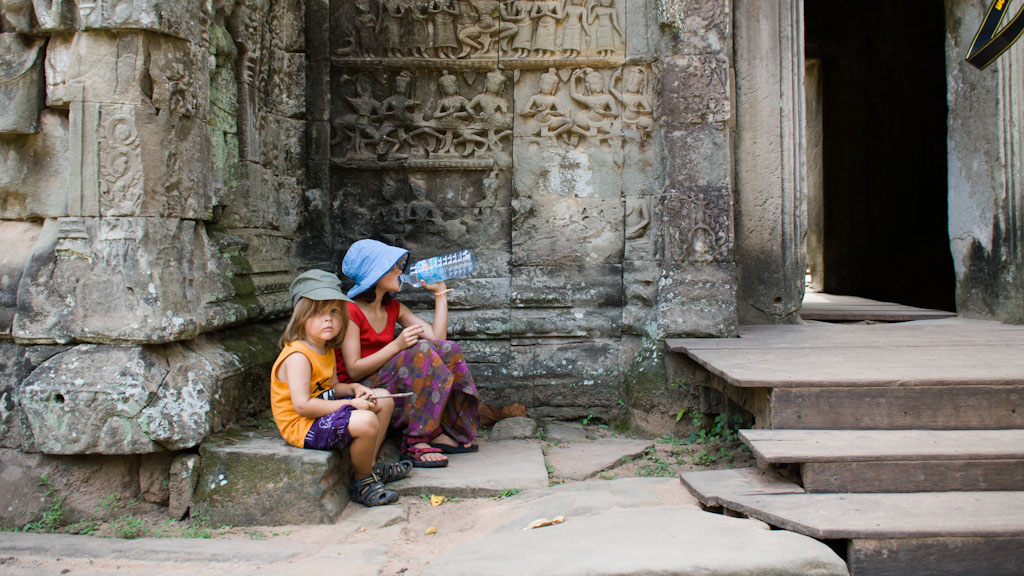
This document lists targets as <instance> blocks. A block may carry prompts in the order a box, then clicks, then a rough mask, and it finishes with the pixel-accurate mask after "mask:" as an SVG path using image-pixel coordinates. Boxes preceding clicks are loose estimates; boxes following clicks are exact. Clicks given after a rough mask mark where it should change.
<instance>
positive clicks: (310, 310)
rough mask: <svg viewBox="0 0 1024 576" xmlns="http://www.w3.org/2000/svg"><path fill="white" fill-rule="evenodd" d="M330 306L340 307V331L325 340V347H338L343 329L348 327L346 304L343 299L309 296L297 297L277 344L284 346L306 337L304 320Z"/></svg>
mask: <svg viewBox="0 0 1024 576" xmlns="http://www.w3.org/2000/svg"><path fill="white" fill-rule="evenodd" d="M332 306H337V307H338V308H340V309H341V331H339V332H338V335H337V336H335V337H334V338H332V339H331V340H329V341H328V342H327V347H328V348H338V347H340V346H341V341H342V339H343V338H345V329H347V328H348V306H347V305H346V304H345V302H344V301H343V300H310V299H309V298H299V301H298V303H296V304H295V309H294V310H292V317H291V318H290V319H289V320H288V325H287V326H285V329H284V334H282V335H281V339H280V340H278V342H277V344H278V345H279V346H280V347H281V348H284V347H285V346H287V345H288V343H290V342H294V341H296V340H304V339H305V338H306V320H309V319H310V318H312V317H313V316H316V315H317V314H322V313H323V312H324V311H325V310H327V309H328V308H331V307H332Z"/></svg>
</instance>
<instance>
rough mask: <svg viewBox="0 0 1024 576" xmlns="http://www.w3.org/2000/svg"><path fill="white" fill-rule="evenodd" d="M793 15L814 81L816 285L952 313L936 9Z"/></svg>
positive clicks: (916, 6) (836, 1) (901, 5)
mask: <svg viewBox="0 0 1024 576" xmlns="http://www.w3.org/2000/svg"><path fill="white" fill-rule="evenodd" d="M804 11H805V13H804V15H805V41H806V56H807V58H808V61H809V63H813V65H814V66H816V67H817V69H816V70H815V74H817V75H818V78H820V85H819V86H820V93H819V94H820V102H819V103H820V110H821V116H820V118H821V120H820V128H819V127H815V126H809V128H808V132H809V138H808V141H809V144H808V146H813V145H814V141H815V138H814V137H813V136H811V135H810V133H811V132H812V131H814V130H820V134H819V135H820V138H821V148H820V151H821V164H820V166H821V170H820V176H821V190H822V203H821V208H820V212H819V216H818V217H817V218H820V222H818V224H819V225H820V228H821V236H820V240H821V242H820V247H817V246H813V245H812V243H811V242H810V241H809V243H808V252H809V253H808V260H809V262H811V268H812V276H815V277H816V278H815V281H816V282H818V283H819V284H818V286H817V287H818V288H820V289H821V290H822V291H824V292H827V293H830V294H844V295H852V296H861V297H864V298H871V299H874V300H882V301H886V302H896V303H900V304H906V305H911V306H920V307H924V308H936V309H941V310H950V311H955V281H954V271H953V261H952V257H951V255H950V248H949V232H948V227H947V199H946V198H947V193H946V190H947V184H946V65H945V14H944V10H943V3H942V2H893V1H892V0H805V3H804ZM809 69H810V68H809ZM809 78H811V76H810V75H809ZM809 107H811V106H810V104H809ZM810 152H811V151H810V150H809V154H810ZM809 180H811V181H813V175H812V174H810V169H809ZM813 208H814V207H813V205H812V204H809V211H808V220H809V225H808V228H809V230H811V231H812V233H811V236H812V237H813V235H814V234H813V230H814V227H815V218H816V217H815V216H814V210H813ZM816 258H817V260H816ZM816 261H817V264H815V262H816ZM815 268H817V269H815ZM812 284H813V283H812Z"/></svg>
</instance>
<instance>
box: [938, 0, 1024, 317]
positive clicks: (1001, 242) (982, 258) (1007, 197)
mask: <svg viewBox="0 0 1024 576" xmlns="http://www.w3.org/2000/svg"><path fill="white" fill-rule="evenodd" d="M950 9H952V8H950ZM955 9H956V13H957V17H956V18H955V19H952V20H951V21H950V25H949V27H948V28H947V33H946V77H947V84H946V85H947V87H948V88H947V97H946V98H947V101H948V102H949V116H948V118H949V120H948V126H949V128H948V134H949V137H948V142H949V145H948V166H947V170H948V182H949V184H948V187H949V212H948V213H949V238H950V250H951V252H952V255H953V266H954V271H955V274H956V282H957V289H956V304H957V306H956V310H957V312H959V313H960V314H962V315H966V316H970V317H978V318H990V319H994V320H999V321H1001V322H1011V323H1017V324H1020V323H1024V249H1022V248H1021V247H1022V246H1024V229H1022V227H1021V226H1020V225H1019V221H1020V216H1019V214H1020V206H1022V205H1024V186H1022V185H1021V182H1022V180H1024V151H1022V146H1021V145H1020V144H1019V142H1020V141H1021V136H1020V134H1021V130H1022V125H1024V120H1022V119H1021V117H1020V114H1019V113H1018V112H1017V111H1019V110H1020V109H1021V106H1022V105H1024V104H1022V102H1024V90H1021V85H1022V83H1024V59H1022V58H1021V48H1020V47H1021V46H1022V45H1021V44H1020V43H1019V42H1018V43H1017V44H1015V45H1014V47H1013V48H1012V49H1010V50H1008V51H1007V52H1006V53H1005V54H1004V55H1003V56H1001V57H999V59H998V60H996V61H995V62H994V63H993V64H992V65H991V66H990V67H989V68H987V69H986V70H985V72H984V73H978V71H977V70H975V69H974V68H973V67H972V66H971V65H970V64H968V63H967V62H966V61H964V58H963V54H965V53H966V51H967V49H968V47H969V46H970V45H971V42H972V41H973V39H974V35H975V33H976V32H977V30H978V27H979V26H980V25H981V22H982V19H983V18H984V15H985V10H986V7H985V6H982V5H975V4H972V3H970V2H965V1H960V2H955ZM1007 139H1009V140H1007ZM1008 141H1009V142H1015V143H1018V144H1015V145H1010V146H1007V142H1008ZM1015 207H1016V208H1015ZM1014 222H1017V224H1014Z"/></svg>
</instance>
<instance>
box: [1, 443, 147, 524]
mask: <svg viewBox="0 0 1024 576" xmlns="http://www.w3.org/2000/svg"><path fill="white" fill-rule="evenodd" d="M44 479H45V480H44ZM0 484H2V485H3V487H4V489H3V490H0V526H2V527H3V528H7V529H12V528H23V527H24V526H25V524H27V523H28V522H32V521H38V520H40V519H41V518H42V516H43V514H44V513H45V512H46V511H47V510H48V509H49V508H50V506H52V505H53V504H55V503H56V500H55V499H56V498H64V500H63V504H62V507H63V509H64V515H63V517H62V519H61V521H62V523H64V524H73V523H75V522H79V521H83V520H95V519H97V518H99V519H112V518H113V517H116V516H119V515H120V514H121V513H123V511H122V512H117V511H115V510H112V509H110V508H107V507H103V506H101V504H102V503H104V502H106V503H108V504H110V503H113V502H117V503H119V504H124V503H127V502H128V501H129V500H130V499H132V498H134V497H135V496H137V495H138V460H137V458H135V457H129V456H115V457H96V456H90V457H77V456H75V457H52V456H44V455H41V454H26V453H24V452H21V451H20V450H10V449H0ZM50 489H52V490H53V491H54V492H53V494H51V495H50V496H47V494H46V493H47V491H48V490H50Z"/></svg>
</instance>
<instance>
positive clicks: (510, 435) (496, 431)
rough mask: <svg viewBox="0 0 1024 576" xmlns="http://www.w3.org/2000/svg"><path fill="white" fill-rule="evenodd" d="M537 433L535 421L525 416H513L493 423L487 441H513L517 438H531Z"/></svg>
mask: <svg viewBox="0 0 1024 576" xmlns="http://www.w3.org/2000/svg"><path fill="white" fill-rule="evenodd" d="M536 433H537V421H536V420H534V419H533V418H526V417H525V416H514V417H512V418H503V419H501V420H499V421H497V422H495V423H494V427H493V428H491V433H490V434H489V435H488V436H487V439H488V440H490V441H491V442H497V441H500V440H515V439H518V438H533V435H534V434H536Z"/></svg>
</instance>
